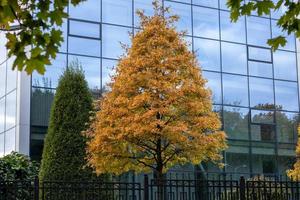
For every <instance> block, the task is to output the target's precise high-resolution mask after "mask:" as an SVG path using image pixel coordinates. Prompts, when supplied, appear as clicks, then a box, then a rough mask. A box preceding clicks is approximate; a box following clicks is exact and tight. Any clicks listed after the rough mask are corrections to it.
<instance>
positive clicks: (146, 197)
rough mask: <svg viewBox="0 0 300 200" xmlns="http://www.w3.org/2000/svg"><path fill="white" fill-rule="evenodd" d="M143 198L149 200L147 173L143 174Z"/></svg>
mask: <svg viewBox="0 0 300 200" xmlns="http://www.w3.org/2000/svg"><path fill="white" fill-rule="evenodd" d="M144 200H149V180H148V175H147V174H145V175H144Z"/></svg>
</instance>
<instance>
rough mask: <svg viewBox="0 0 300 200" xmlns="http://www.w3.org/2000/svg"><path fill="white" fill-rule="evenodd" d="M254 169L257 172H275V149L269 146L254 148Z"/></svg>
mask: <svg viewBox="0 0 300 200" xmlns="http://www.w3.org/2000/svg"><path fill="white" fill-rule="evenodd" d="M252 150H253V151H252V152H253V154H252V160H251V161H252V171H253V173H255V174H265V175H268V174H269V175H270V174H273V173H275V170H276V163H275V160H276V159H275V155H274V154H275V151H274V149H267V148H252Z"/></svg>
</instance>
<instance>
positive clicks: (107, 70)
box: [102, 59, 117, 91]
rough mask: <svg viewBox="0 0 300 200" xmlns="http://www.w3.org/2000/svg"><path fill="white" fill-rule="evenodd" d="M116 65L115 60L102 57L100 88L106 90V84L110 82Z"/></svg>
mask: <svg viewBox="0 0 300 200" xmlns="http://www.w3.org/2000/svg"><path fill="white" fill-rule="evenodd" d="M116 66H117V61H116V60H108V59H102V90H104V91H106V90H108V85H107V84H108V83H110V82H111V76H113V75H114V74H115V70H116V69H115V68H116Z"/></svg>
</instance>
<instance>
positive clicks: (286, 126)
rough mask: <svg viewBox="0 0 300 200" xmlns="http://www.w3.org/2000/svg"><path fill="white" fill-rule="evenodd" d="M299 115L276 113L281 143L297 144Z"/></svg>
mask: <svg viewBox="0 0 300 200" xmlns="http://www.w3.org/2000/svg"><path fill="white" fill-rule="evenodd" d="M298 121H299V115H298V114H296V113H288V112H281V111H277V112H276V124H277V135H278V140H279V142H284V143H296V142H297V126H298Z"/></svg>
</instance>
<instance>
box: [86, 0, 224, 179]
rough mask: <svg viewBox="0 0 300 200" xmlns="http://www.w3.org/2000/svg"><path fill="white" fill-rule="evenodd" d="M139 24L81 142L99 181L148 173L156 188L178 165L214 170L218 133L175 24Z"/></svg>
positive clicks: (144, 19) (159, 16)
mask: <svg viewBox="0 0 300 200" xmlns="http://www.w3.org/2000/svg"><path fill="white" fill-rule="evenodd" d="M153 5H154V9H155V14H154V15H153V16H151V17H150V16H145V15H144V14H143V13H142V12H138V14H139V15H140V18H141V30H140V31H138V32H137V33H136V34H135V36H134V37H133V38H132V46H131V47H130V48H127V49H126V50H127V51H126V54H125V55H124V56H123V57H122V58H121V59H120V61H119V62H118V64H117V67H116V75H115V76H113V77H112V83H111V90H110V91H108V92H107V94H106V95H105V96H104V97H103V100H102V101H101V103H100V111H99V112H97V114H96V119H95V120H94V122H93V123H92V125H91V128H90V131H88V132H87V136H88V137H90V138H91V140H90V142H88V148H87V152H88V160H89V164H90V165H91V166H92V167H94V168H95V171H96V172H97V173H98V174H102V173H113V174H121V173H124V172H128V171H135V172H151V171H154V172H155V173H156V174H157V178H158V180H162V179H163V174H164V173H165V172H167V170H168V169H170V168H171V167H172V166H174V165H177V164H185V163H192V164H199V163H201V162H203V161H208V160H211V161H214V162H218V161H220V159H221V155H220V152H221V151H222V150H224V149H225V148H226V140H225V137H226V136H225V133H224V132H222V131H220V128H221V123H220V120H219V117H218V115H217V114H216V113H214V112H213V111H212V100H211V91H210V90H208V89H207V88H206V85H205V84H206V80H205V79H204V78H203V77H202V73H201V70H200V67H199V64H198V63H197V60H196V58H195V55H194V54H193V53H192V52H190V51H189V50H188V46H187V44H186V42H184V40H183V35H182V34H181V33H178V32H177V31H176V30H175V27H174V22H175V21H176V20H177V18H178V17H176V16H170V17H164V12H167V10H166V9H163V8H162V7H161V6H160V5H159V4H158V3H157V2H154V3H153Z"/></svg>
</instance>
